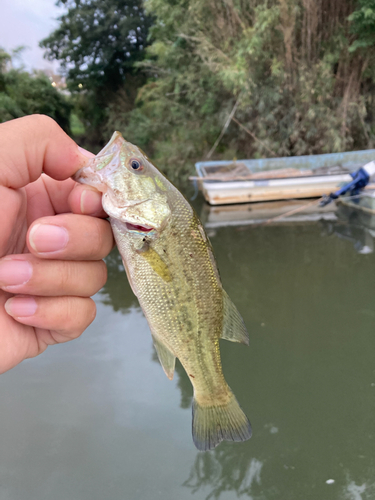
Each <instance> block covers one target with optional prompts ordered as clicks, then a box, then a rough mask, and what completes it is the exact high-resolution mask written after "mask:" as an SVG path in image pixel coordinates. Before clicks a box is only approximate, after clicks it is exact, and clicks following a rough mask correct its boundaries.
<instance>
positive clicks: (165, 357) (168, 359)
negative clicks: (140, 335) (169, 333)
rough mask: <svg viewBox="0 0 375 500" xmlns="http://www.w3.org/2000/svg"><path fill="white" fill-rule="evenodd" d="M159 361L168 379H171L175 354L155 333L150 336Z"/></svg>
mask: <svg viewBox="0 0 375 500" xmlns="http://www.w3.org/2000/svg"><path fill="white" fill-rule="evenodd" d="M152 340H153V341H154V346H155V349H156V352H157V355H158V357H159V361H160V364H161V366H162V367H163V370H164V371H165V374H166V375H167V377H168V378H169V380H172V379H173V374H174V367H175V364H176V356H175V355H174V354H173V353H172V352H171V351H170V350H169V349H168V347H166V346H165V345H164V344H163V343H162V342H161V341H160V340H158V339H157V338H156V337H155V335H153V336H152Z"/></svg>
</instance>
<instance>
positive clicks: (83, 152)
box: [78, 146, 95, 158]
mask: <svg viewBox="0 0 375 500" xmlns="http://www.w3.org/2000/svg"><path fill="white" fill-rule="evenodd" d="M78 150H79V152H80V153H81V155H83V156H86V158H92V157H93V156H95V155H94V153H91V152H90V151H87V149H83V148H81V146H78Z"/></svg>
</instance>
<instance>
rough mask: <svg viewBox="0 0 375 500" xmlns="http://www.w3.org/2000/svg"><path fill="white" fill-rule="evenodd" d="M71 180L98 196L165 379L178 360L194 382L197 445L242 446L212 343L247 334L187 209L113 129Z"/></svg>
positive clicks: (247, 430) (244, 432)
mask: <svg viewBox="0 0 375 500" xmlns="http://www.w3.org/2000/svg"><path fill="white" fill-rule="evenodd" d="M74 178H75V180H76V181H78V182H81V183H84V184H88V185H90V186H94V187H95V188H97V189H98V190H99V191H101V192H102V193H103V196H102V204H103V208H104V210H105V211H106V213H107V214H108V215H109V218H110V222H111V226H112V230H113V233H114V236H115V239H116V243H117V246H118V249H119V252H120V254H121V257H122V260H123V263H124V267H125V270H126V273H127V276H128V279H129V282H130V285H131V287H132V289H133V292H134V293H135V295H136V296H137V297H138V300H139V303H140V305H141V307H142V309H143V312H144V314H145V316H146V319H147V321H148V324H149V326H150V329H151V333H152V338H153V342H154V345H155V348H156V352H157V354H158V356H159V360H160V363H161V365H162V367H163V369H164V371H165V373H166V375H167V376H168V377H169V378H170V379H172V378H173V373H174V368H175V360H176V357H177V358H178V359H179V360H180V362H181V364H182V366H183V367H184V369H185V371H186V373H187V375H188V377H189V378H190V380H191V383H192V384H193V387H194V401H193V425H192V430H193V440H194V443H195V445H196V447H197V448H198V449H199V450H210V449H212V448H214V447H215V446H217V445H218V444H219V443H220V442H221V441H223V440H228V441H246V440H247V439H249V438H250V437H251V426H250V422H249V420H248V419H247V417H246V415H245V414H244V412H243V411H242V409H241V408H240V406H239V404H238V402H237V400H236V398H235V396H234V395H233V393H232V391H231V389H230V388H229V386H228V384H227V383H226V381H225V379H224V376H223V373H222V368H221V361H220V350H219V339H220V338H222V339H226V340H231V341H233V342H242V343H243V344H248V333H247V331H246V327H245V325H244V322H243V320H242V318H241V316H240V314H239V312H238V311H237V309H236V307H235V306H234V304H233V303H232V302H231V300H230V299H229V297H228V295H227V294H226V292H225V291H224V289H223V287H222V284H221V280H220V276H219V273H218V270H217V267H216V263H215V259H214V255H213V252H212V247H211V244H210V242H209V240H208V238H207V236H206V233H205V231H204V229H203V226H202V224H201V223H200V221H199V219H198V218H197V216H196V215H195V212H194V210H193V209H192V207H191V206H190V205H189V203H188V202H187V201H186V199H185V198H184V197H183V196H182V194H181V193H180V192H179V191H178V190H177V189H176V188H175V187H174V186H173V185H172V184H171V183H170V182H169V181H168V180H167V179H166V178H165V177H164V176H163V175H162V174H161V173H160V172H159V170H158V169H157V168H156V167H155V166H154V165H153V164H152V163H151V162H150V160H149V159H148V158H147V157H146V156H145V155H144V153H142V151H141V150H140V149H138V148H137V147H136V146H133V145H132V144H130V143H129V142H126V141H125V140H124V139H123V137H122V136H121V134H120V133H119V132H115V133H114V134H113V136H112V138H111V140H110V142H109V143H108V144H107V145H106V146H105V147H104V149H103V150H102V151H101V152H100V153H99V154H98V155H97V156H96V157H95V158H93V159H91V160H89V161H88V163H87V164H86V165H85V167H83V168H82V169H80V170H79V171H78V172H77V173H76V175H75V176H74Z"/></svg>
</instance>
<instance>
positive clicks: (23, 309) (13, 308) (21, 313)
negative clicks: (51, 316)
mask: <svg viewBox="0 0 375 500" xmlns="http://www.w3.org/2000/svg"><path fill="white" fill-rule="evenodd" d="M4 307H5V310H6V312H7V313H8V314H9V315H10V316H13V317H17V318H19V317H26V316H32V315H33V314H35V311H36V309H37V305H36V301H35V299H33V298H32V297H12V298H11V299H8V300H7V301H6V302H5V304H4Z"/></svg>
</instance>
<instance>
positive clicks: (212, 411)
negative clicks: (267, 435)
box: [193, 392, 251, 451]
mask: <svg viewBox="0 0 375 500" xmlns="http://www.w3.org/2000/svg"><path fill="white" fill-rule="evenodd" d="M230 395H231V397H230V400H229V402H228V403H227V404H226V405H217V406H202V405H200V404H199V403H198V402H197V400H196V399H194V401H193V441H194V444H195V446H196V447H197V448H198V450H202V451H207V450H212V449H213V448H215V447H216V446H217V445H218V444H219V443H221V441H223V440H226V441H246V440H247V439H250V438H251V424H250V422H249V420H248V418H247V417H246V415H245V414H244V412H243V411H242V409H241V407H240V405H239V404H238V402H237V399H236V398H235V396H234V394H233V393H232V392H231V393H230Z"/></svg>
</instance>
